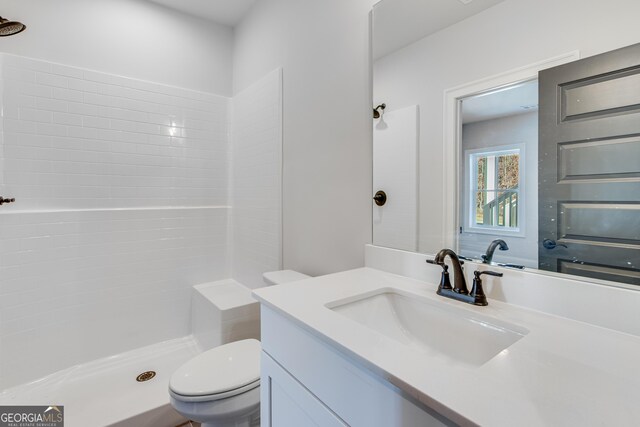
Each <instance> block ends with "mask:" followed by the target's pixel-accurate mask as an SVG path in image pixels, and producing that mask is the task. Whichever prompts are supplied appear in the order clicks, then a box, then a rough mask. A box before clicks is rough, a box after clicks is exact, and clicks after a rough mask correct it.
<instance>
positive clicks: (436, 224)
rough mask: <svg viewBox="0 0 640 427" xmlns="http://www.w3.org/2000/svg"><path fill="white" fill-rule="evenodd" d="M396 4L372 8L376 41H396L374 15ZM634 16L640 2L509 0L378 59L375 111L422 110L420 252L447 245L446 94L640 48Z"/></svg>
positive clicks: (385, 1)
mask: <svg viewBox="0 0 640 427" xmlns="http://www.w3.org/2000/svg"><path fill="white" fill-rule="evenodd" d="M474 3H475V2H474ZM394 4H397V5H398V7H402V6H403V3H402V2H401V1H400V0H382V1H381V2H380V3H379V5H384V8H380V7H379V6H376V8H374V11H373V13H374V19H373V22H374V28H373V32H374V36H373V39H374V41H375V40H376V39H379V38H380V37H393V35H392V34H389V31H390V30H389V26H388V25H387V26H386V27H385V34H380V33H379V32H378V30H377V28H376V27H375V22H376V20H378V19H379V17H376V14H377V13H383V12H385V10H389V9H390V8H393V7H394V6H393V5H394ZM489 6H491V5H489ZM637 16H640V2H637V1H633V0H611V1H607V2H589V5H588V7H586V6H585V2H584V1H582V0H563V1H562V2H557V1H555V0H536V1H533V0H505V1H503V2H501V3H499V4H497V5H493V6H491V7H489V8H487V9H486V10H484V11H482V12H480V13H478V14H476V15H474V16H471V17H470V18H467V19H465V20H463V21H461V22H458V23H455V24H453V25H451V26H449V27H447V28H444V29H441V30H439V31H437V32H435V33H433V34H431V35H429V36H427V37H423V38H419V39H418V38H417V39H416V40H415V41H414V42H413V43H412V44H409V45H406V46H403V47H399V49H397V50H395V51H393V52H391V53H388V54H386V55H385V56H382V57H380V58H376V59H375V60H374V63H373V85H374V87H373V105H378V104H380V103H383V102H384V103H386V105H387V110H388V111H394V110H397V109H401V108H403V107H406V106H410V105H417V106H418V107H419V110H420V117H419V122H420V123H419V127H420V141H419V150H418V151H419V166H420V171H419V189H420V191H419V200H418V218H419V224H418V230H419V232H418V251H419V252H421V253H426V254H433V253H435V252H437V251H438V250H439V249H441V248H442V247H443V246H444V245H445V240H446V238H447V236H443V232H442V230H443V224H444V222H445V221H444V220H445V219H444V212H445V209H442V205H443V203H445V200H446V197H445V194H444V182H443V176H444V175H445V172H446V171H445V170H444V166H443V161H442V159H443V154H444V153H443V141H444V129H443V122H444V101H443V97H444V93H445V91H447V90H449V89H451V88H455V87H458V86H461V85H465V84H468V83H470V82H474V81H477V80H480V79H485V78H487V77H490V76H495V75H498V74H500V73H504V72H506V71H509V70H514V69H518V68H520V67H524V66H527V65H529V64H533V63H536V62H539V61H542V60H545V59H548V58H552V57H555V56H558V55H562V54H565V53H567V52H572V51H579V52H580V57H582V58H585V57H589V56H592V55H596V54H600V53H603V52H607V51H610V50H614V49H617V48H620V47H623V46H628V45H631V44H634V43H638V42H640V29H638V26H637V23H636V22H635V21H636V17H637ZM397 25H398V27H399V28H400V27H402V25H403V23H402V22H398V24H397ZM420 36H421V35H420ZM420 36H418V37H420ZM403 37H405V38H406V35H403ZM374 50H375V48H374ZM530 160H531V159H529V161H530ZM374 173H375V171H374ZM392 197H393V195H389V198H390V200H391V198H392ZM529 208H533V207H531V206H530V207H529ZM451 234H454V231H453V230H451ZM449 237H451V236H449ZM456 237H457V236H456ZM373 242H374V244H375V243H376V239H375V235H374V238H373ZM477 245H478V246H480V243H477ZM516 246H517V245H516ZM400 249H402V248H400ZM514 252H515V251H514ZM501 255H503V254H501ZM502 261H508V259H503V260H502Z"/></svg>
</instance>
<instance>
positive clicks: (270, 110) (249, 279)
mask: <svg viewBox="0 0 640 427" xmlns="http://www.w3.org/2000/svg"><path fill="white" fill-rule="evenodd" d="M231 116H232V119H231V122H232V125H231V134H232V141H233V144H232V148H231V153H232V162H231V163H232V173H231V177H232V178H231V181H232V206H233V208H232V209H233V213H232V224H233V227H232V233H233V244H232V247H233V256H232V260H233V266H232V274H233V278H234V279H236V280H237V281H238V282H240V283H242V284H244V285H245V286H248V287H251V288H254V289H255V288H259V287H261V286H264V282H263V281H262V273H264V272H265V271H274V270H280V269H282V232H281V229H282V70H281V69H278V70H275V71H273V72H271V73H270V74H268V75H267V76H265V77H264V78H262V79H261V80H260V81H258V82H257V83H254V84H253V85H251V86H250V87H249V88H247V89H245V90H244V91H242V92H240V93H239V94H237V95H236V96H234V98H233V101H232V114H231Z"/></svg>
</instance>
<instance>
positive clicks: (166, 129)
mask: <svg viewBox="0 0 640 427" xmlns="http://www.w3.org/2000/svg"><path fill="white" fill-rule="evenodd" d="M0 61H1V66H0V71H1V80H0V83H1V85H0V86H1V91H2V120H1V121H0V125H1V126H2V127H1V130H2V133H1V136H2V139H1V140H0V195H3V196H5V197H15V198H16V203H14V204H11V205H3V206H2V207H1V208H0V389H4V388H7V387H11V386H13V385H16V384H19V383H24V382H26V381H30V380H33V379H36V378H39V377H41V376H43V375H46V374H49V373H52V372H54V371H56V370H59V369H63V368H66V367H69V366H71V365H73V364H76V363H82V362H86V361H88V360H91V359H95V358H98V357H103V356H107V355H111V354H117V353H119V352H122V351H126V350H130V349H133V348H136V347H140V346H144V345H149V344H152V343H155V342H159V341H162V340H168V339H172V338H176V337H180V336H183V335H187V334H188V333H189V319H190V313H189V307H190V291H191V290H190V287H191V286H192V285H194V284H198V283H202V282H207V281H212V280H218V279H223V278H227V277H229V274H230V272H229V269H228V265H229V261H228V259H229V249H228V244H227V242H228V236H227V233H228V221H229V207H228V204H229V202H228V199H229V194H228V193H229V190H228V187H229V180H228V176H229V162H228V158H229V137H228V123H229V114H228V111H229V108H230V106H229V103H230V100H229V99H228V98H225V97H220V96H216V95H212V94H206V93H200V92H193V91H189V90H184V89H180V88H175V87H168V86H163V85H159V84H155V83H150V82H144V81H139V80H133V79H128V78H125V77H119V76H114V75H109V74H104V73H99V72H95V71H88V70H82V69H78V68H73V67H67V66H63V65H59V64H53V63H49V62H44V61H39V60H33V59H27V58H22V57H17V56H11V55H6V54H1V55H0Z"/></svg>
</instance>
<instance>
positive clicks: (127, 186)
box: [0, 55, 230, 210]
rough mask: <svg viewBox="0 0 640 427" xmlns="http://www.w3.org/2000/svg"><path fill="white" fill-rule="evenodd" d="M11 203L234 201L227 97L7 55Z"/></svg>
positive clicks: (6, 182)
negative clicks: (13, 200)
mask: <svg viewBox="0 0 640 427" xmlns="http://www.w3.org/2000/svg"><path fill="white" fill-rule="evenodd" d="M1 60H2V67H1V68H2V83H3V122H4V123H3V124H4V135H3V137H4V144H3V145H4V147H3V148H4V155H3V158H4V167H3V181H2V182H1V183H2V187H1V190H2V192H3V193H0V194H20V200H19V204H16V205H15V206H13V207H12V208H13V209H21V210H25V209H36V208H41V209H87V208H113V207H118V208H125V207H135V208H139V207H145V206H210V205H226V204H227V189H228V155H227V154H228V130H227V126H228V109H229V102H230V100H229V99H228V98H225V97H221V96H217V95H212V94H206V93H201V92H194V91H189V90H185V89H180V88H174V87H168V86H163V85H159V84H153V83H149V82H144V81H139V80H133V79H127V78H124V77H119V76H113V75H109V74H102V73H97V72H95V71H87V70H81V69H77V68H72V67H64V66H62V65H58V64H52V63H48V62H44V61H35V60H30V59H26V58H22V57H17V56H11V55H2V58H1Z"/></svg>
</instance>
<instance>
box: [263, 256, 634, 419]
mask: <svg viewBox="0 0 640 427" xmlns="http://www.w3.org/2000/svg"><path fill="white" fill-rule="evenodd" d="M385 288H386V289H390V290H394V289H397V290H401V291H404V292H408V293H411V294H415V295H416V296H417V297H419V298H428V299H429V301H430V303H434V302H435V303H436V304H442V307H443V308H445V309H447V308H452V309H453V310H454V311H455V310H457V311H458V312H460V310H461V309H462V310H468V313H469V314H470V315H471V316H473V315H474V313H475V315H479V316H481V317H485V318H486V317H490V318H494V319H497V323H498V324H499V323H501V322H502V323H505V322H506V323H507V324H511V325H517V326H518V327H519V328H522V329H524V330H528V333H526V335H525V336H523V337H522V338H521V339H520V340H518V341H517V342H515V343H514V344H512V345H511V346H510V347H509V348H508V349H507V350H505V351H501V352H500V353H498V354H497V355H496V356H495V357H493V358H491V359H490V360H489V361H487V362H486V363H484V364H481V365H480V366H473V365H470V364H465V363H458V362H456V361H455V360H452V359H451V358H447V357H441V356H440V355H438V354H434V353H433V352H425V351H424V350H423V349H421V348H419V347H418V348H415V347H411V346H403V345H401V344H399V342H398V341H396V340H394V339H392V338H389V337H387V336H385V335H383V334H381V333H378V332H376V331H375V330H373V329H370V328H368V327H366V326H364V325H362V324H360V323H357V322H355V321H352V320H350V319H349V318H347V317H345V316H343V315H341V314H339V313H336V312H335V311H332V310H331V309H329V308H327V307H326V305H327V304H329V305H331V303H333V302H335V301H339V300H343V299H347V300H348V299H349V298H350V297H353V296H356V295H362V294H370V293H372V292H373V293H375V292H376V290H381V289H385ZM436 288H437V285H434V284H430V283H426V282H422V281H418V280H414V279H409V278H405V277H401V276H397V275H394V274H390V273H386V272H383V271H380V270H375V269H371V268H361V269H357V270H351V271H346V272H343V273H337V274H332V275H327V276H321V277H316V278H312V279H307V280H303V281H298V282H295V283H290V284H285V285H281V286H275V287H270V288H263V289H260V290H257V291H255V293H254V295H255V296H256V297H257V298H258V299H259V300H260V301H261V302H262V303H263V304H265V305H267V306H268V307H271V308H272V309H275V310H276V311H278V312H280V313H282V314H284V315H286V316H287V317H288V318H290V319H292V320H293V321H294V322H295V323H297V324H298V325H299V326H302V327H303V328H305V329H306V330H308V331H310V332H312V333H313V334H314V335H315V336H317V337H319V338H320V339H322V340H324V341H325V342H328V343H329V344H330V345H332V346H334V347H336V348H337V349H338V350H339V351H341V352H342V353H343V354H345V355H346V356H347V357H349V358H352V359H354V360H355V361H356V363H358V364H360V365H363V366H364V367H366V368H368V369H369V370H371V371H372V372H373V373H374V374H375V375H379V376H381V377H382V378H384V379H386V380H387V381H389V382H391V383H392V384H394V385H395V386H397V387H398V388H400V389H401V390H403V391H404V392H406V393H408V394H410V395H412V396H413V397H415V398H416V399H418V400H419V401H420V402H422V403H423V404H425V405H427V406H429V407H432V408H434V409H436V410H437V411H439V412H441V413H442V414H443V415H444V416H446V417H448V418H450V419H452V420H455V421H456V422H461V423H463V424H468V423H472V424H479V425H491V426H514V425H562V426H586V425H636V424H637V420H638V419H640V406H639V405H637V402H638V401H639V400H640V371H638V369H637V361H638V360H640V338H639V337H637V336H633V335H629V334H625V333H621V332H617V331H613V330H610V329H605V328H602V327H598V326H593V325H590V324H587V323H582V322H578V321H574V320H570V319H566V318H562V317H558V316H553V315H548V314H544V313H540V312H537V311H533V310H528V309H524V308H521V307H518V306H514V305H510V304H506V303H502V302H499V301H492V300H490V301H489V306H487V307H475V306H472V305H469V304H464V303H460V302H457V301H452V300H448V299H445V298H442V297H439V296H437V295H436V294H435V290H436ZM593 309H594V310H597V309H598V305H597V303H596V302H594V304H593ZM440 326H441V327H442V328H443V329H445V330H446V327H447V325H440Z"/></svg>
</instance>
